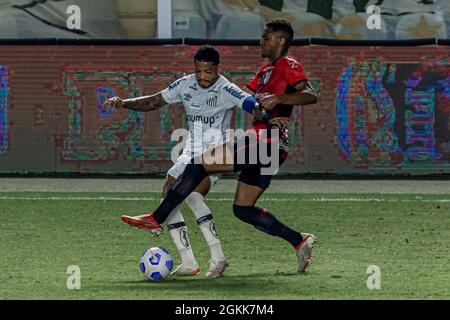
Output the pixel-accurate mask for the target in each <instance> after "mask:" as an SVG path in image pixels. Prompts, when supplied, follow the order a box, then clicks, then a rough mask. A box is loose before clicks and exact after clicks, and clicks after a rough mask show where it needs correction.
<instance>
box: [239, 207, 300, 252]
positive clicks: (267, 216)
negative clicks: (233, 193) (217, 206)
mask: <svg viewBox="0 0 450 320" xmlns="http://www.w3.org/2000/svg"><path fill="white" fill-rule="evenodd" d="M233 210H234V214H235V215H236V216H237V217H238V218H239V219H241V220H242V221H244V222H246V223H249V224H251V225H253V226H254V227H255V228H257V229H259V230H261V231H263V232H265V233H268V234H270V235H273V236H277V237H280V238H283V239H284V240H286V241H288V242H289V243H290V244H292V245H293V246H294V247H295V246H297V245H298V244H299V243H300V242H301V241H302V240H303V237H302V235H301V234H300V233H299V232H297V231H295V230H292V229H291V228H289V227H288V226H286V225H285V224H283V223H282V222H281V221H280V220H278V219H277V218H276V217H275V216H274V215H273V214H272V213H270V212H269V210H267V209H262V208H258V207H255V206H238V205H233Z"/></svg>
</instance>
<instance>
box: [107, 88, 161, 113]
mask: <svg viewBox="0 0 450 320" xmlns="http://www.w3.org/2000/svg"><path fill="white" fill-rule="evenodd" d="M164 105H166V102H165V101H164V99H163V96H162V94H161V92H158V93H156V94H154V95H151V96H143V97H138V98H132V99H121V98H119V97H112V98H109V99H108V100H106V101H105V102H104V103H103V106H110V107H112V108H115V109H120V108H124V109H130V110H134V111H141V112H146V111H153V110H157V109H159V108H161V107H163V106H164Z"/></svg>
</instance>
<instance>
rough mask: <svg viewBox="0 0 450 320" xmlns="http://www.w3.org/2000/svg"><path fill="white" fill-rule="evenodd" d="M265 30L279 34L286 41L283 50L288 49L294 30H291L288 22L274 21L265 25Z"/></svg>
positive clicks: (282, 20)
mask: <svg viewBox="0 0 450 320" xmlns="http://www.w3.org/2000/svg"><path fill="white" fill-rule="evenodd" d="M266 28H267V29H270V30H271V31H272V32H279V33H280V35H281V36H282V37H283V38H285V39H286V46H285V50H287V49H289V46H290V45H291V41H292V39H293V38H294V29H292V26H291V24H290V23H289V21H287V20H284V19H275V20H272V21H269V22H267V23H266Z"/></svg>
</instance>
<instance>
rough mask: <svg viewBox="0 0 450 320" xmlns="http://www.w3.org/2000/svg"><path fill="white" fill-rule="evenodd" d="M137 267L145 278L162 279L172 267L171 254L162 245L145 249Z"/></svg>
mask: <svg viewBox="0 0 450 320" xmlns="http://www.w3.org/2000/svg"><path fill="white" fill-rule="evenodd" d="M139 268H140V269H141V271H142V273H143V275H144V277H146V278H147V279H150V280H154V281H157V280H164V279H165V278H167V277H168V276H169V274H170V271H171V270H172V268H173V260H172V256H171V255H170V252H169V250H167V249H165V248H162V247H153V248H150V249H147V250H145V252H144V253H143V254H142V256H141V258H140V261H139Z"/></svg>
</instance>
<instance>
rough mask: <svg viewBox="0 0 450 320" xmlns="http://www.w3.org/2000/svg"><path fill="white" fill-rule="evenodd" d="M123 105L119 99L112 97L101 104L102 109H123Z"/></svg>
mask: <svg viewBox="0 0 450 320" xmlns="http://www.w3.org/2000/svg"><path fill="white" fill-rule="evenodd" d="M124 105H125V103H124V101H123V100H122V99H121V98H119V97H112V98H109V99H108V100H106V101H105V102H103V108H104V107H106V106H109V107H112V108H114V109H120V108H123V107H124Z"/></svg>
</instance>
